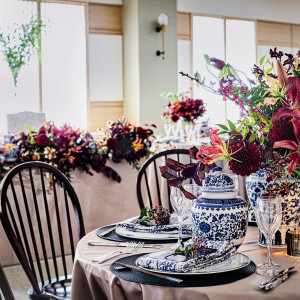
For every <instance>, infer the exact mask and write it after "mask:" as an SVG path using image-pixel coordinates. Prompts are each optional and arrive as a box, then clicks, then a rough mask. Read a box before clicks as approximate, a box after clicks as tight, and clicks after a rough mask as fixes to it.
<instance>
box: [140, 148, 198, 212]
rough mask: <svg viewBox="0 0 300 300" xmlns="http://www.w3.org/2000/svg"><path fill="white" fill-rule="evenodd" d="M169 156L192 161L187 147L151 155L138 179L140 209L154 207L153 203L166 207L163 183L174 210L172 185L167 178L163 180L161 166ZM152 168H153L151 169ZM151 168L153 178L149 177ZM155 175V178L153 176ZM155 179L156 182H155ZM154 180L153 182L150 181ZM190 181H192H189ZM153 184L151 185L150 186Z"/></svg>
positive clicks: (183, 161)
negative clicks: (171, 199)
mask: <svg viewBox="0 0 300 300" xmlns="http://www.w3.org/2000/svg"><path fill="white" fill-rule="evenodd" d="M167 158H172V159H174V160H177V161H179V162H182V163H185V164H186V163H191V162H192V159H191V158H190V156H189V150H187V149H172V150H166V151H162V152H159V153H157V154H155V155H153V156H152V157H150V158H149V159H148V160H147V161H146V162H145V163H144V164H143V166H142V167H141V169H140V170H139V173H138V176H137V180H136V193H137V199H138V203H139V206H140V209H143V208H145V207H146V206H150V207H152V206H153V204H156V205H160V206H164V207H166V203H163V202H164V201H163V200H164V199H163V198H164V195H163V193H162V190H163V186H162V185H163V184H165V185H166V188H167V197H168V199H167V200H168V202H167V204H168V206H169V207H167V208H168V209H169V210H170V211H171V212H172V211H173V209H172V205H171V201H170V186H169V184H168V183H167V180H165V179H164V180H162V177H161V174H160V171H159V166H162V165H165V160H166V159H167ZM151 168H152V169H151ZM150 169H151V172H152V174H151V177H152V178H151V179H150V178H149V171H150ZM153 175H154V178H153ZM153 179H154V184H153ZM151 180H152V184H150V181H151ZM188 183H190V182H188ZM150 185H151V186H150ZM154 187H155V188H154Z"/></svg>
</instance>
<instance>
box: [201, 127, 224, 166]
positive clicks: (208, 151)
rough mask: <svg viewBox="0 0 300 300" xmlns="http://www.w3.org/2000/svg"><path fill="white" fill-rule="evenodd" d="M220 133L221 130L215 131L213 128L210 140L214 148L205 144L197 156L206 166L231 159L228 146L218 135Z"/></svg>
mask: <svg viewBox="0 0 300 300" xmlns="http://www.w3.org/2000/svg"><path fill="white" fill-rule="evenodd" d="M218 131H219V129H215V130H213V129H212V128H211V132H210V140H211V142H212V144H213V146H207V145H205V144H203V145H202V146H201V147H200V149H199V151H198V153H197V154H196V157H197V159H199V160H200V161H201V162H203V163H204V164H212V163H214V162H216V161H218V160H221V159H229V157H230V155H229V153H228V149H227V147H226V144H225V143H224V141H223V140H222V139H221V138H220V136H219V135H218Z"/></svg>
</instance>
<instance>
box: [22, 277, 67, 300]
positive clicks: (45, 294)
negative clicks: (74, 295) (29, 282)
mask: <svg viewBox="0 0 300 300" xmlns="http://www.w3.org/2000/svg"><path fill="white" fill-rule="evenodd" d="M53 280H55V279H53ZM71 282H72V278H71V276H68V278H67V279H61V280H59V281H53V282H51V283H49V284H46V285H45V286H43V287H42V288H41V291H42V294H41V295H36V294H33V290H32V288H30V289H29V290H28V294H29V297H30V298H31V299H41V298H42V299H47V298H49V299H71ZM53 296H54V297H53Z"/></svg>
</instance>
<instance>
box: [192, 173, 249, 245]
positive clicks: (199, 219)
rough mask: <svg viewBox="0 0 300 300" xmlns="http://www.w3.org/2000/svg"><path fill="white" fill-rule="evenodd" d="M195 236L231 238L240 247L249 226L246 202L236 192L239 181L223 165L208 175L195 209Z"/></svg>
mask: <svg viewBox="0 0 300 300" xmlns="http://www.w3.org/2000/svg"><path fill="white" fill-rule="evenodd" d="M191 215H192V230H193V236H194V237H201V238H204V239H209V240H216V241H232V242H233V244H234V246H235V247H236V248H238V247H239V246H240V245H241V244H242V243H243V241H244V238H245V235H246V231H247V225H248V205H247V201H246V200H245V199H243V198H241V197H239V196H238V195H237V189H236V183H235V182H234V180H233V178H232V177H230V175H227V174H223V172H222V168H219V167H217V168H214V169H213V170H212V172H211V173H210V174H209V175H208V176H207V177H206V178H205V180H204V184H203V188H202V194H201V197H200V198H199V199H196V200H194V203H193V206H192V209H191Z"/></svg>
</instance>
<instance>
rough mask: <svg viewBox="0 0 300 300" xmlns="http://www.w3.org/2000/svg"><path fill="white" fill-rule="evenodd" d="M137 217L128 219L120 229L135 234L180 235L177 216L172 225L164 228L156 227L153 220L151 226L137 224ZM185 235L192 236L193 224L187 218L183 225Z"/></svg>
mask: <svg viewBox="0 0 300 300" xmlns="http://www.w3.org/2000/svg"><path fill="white" fill-rule="evenodd" d="M136 220H137V217H134V218H131V219H128V220H126V221H124V222H122V223H121V224H118V226H119V227H123V228H125V229H127V230H130V231H133V232H145V233H174V234H178V219H177V217H175V216H171V217H170V223H169V224H167V225H162V226H155V224H154V221H152V220H151V223H150V224H151V225H150V226H145V225H141V224H139V223H136ZM182 233H183V234H192V223H191V220H190V218H186V219H185V220H184V221H183V224H182Z"/></svg>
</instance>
